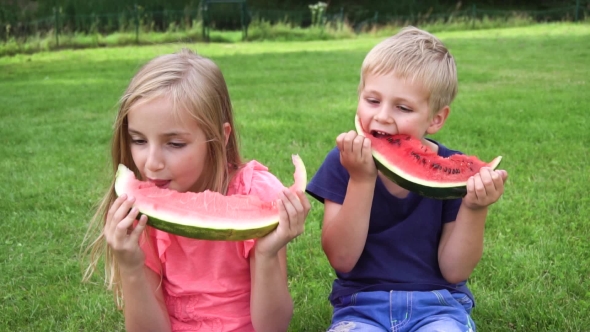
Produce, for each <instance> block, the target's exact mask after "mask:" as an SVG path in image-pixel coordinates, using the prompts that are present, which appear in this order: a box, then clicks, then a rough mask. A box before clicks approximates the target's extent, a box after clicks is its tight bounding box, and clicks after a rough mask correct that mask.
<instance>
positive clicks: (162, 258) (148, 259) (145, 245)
mask: <svg viewBox="0 0 590 332" xmlns="http://www.w3.org/2000/svg"><path fill="white" fill-rule="evenodd" d="M139 246H140V248H141V250H142V251H143V253H144V255H145V262H144V264H145V265H146V266H147V267H149V268H150V269H152V270H153V271H154V272H156V273H157V274H158V275H162V263H165V262H166V254H165V253H166V249H168V247H169V246H170V235H169V234H168V233H166V232H162V231H160V230H157V229H155V228H152V227H150V226H148V227H146V229H145V231H144V232H143V234H142V235H141V236H140V238H139Z"/></svg>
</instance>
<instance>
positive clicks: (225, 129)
mask: <svg viewBox="0 0 590 332" xmlns="http://www.w3.org/2000/svg"><path fill="white" fill-rule="evenodd" d="M229 134H231V126H230V125H229V123H227V122H225V123H224V124H223V135H224V136H225V145H226V146H227V142H228V141H229Z"/></svg>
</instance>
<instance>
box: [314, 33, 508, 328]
mask: <svg viewBox="0 0 590 332" xmlns="http://www.w3.org/2000/svg"><path fill="white" fill-rule="evenodd" d="M456 94H457V73H456V67H455V62H454V59H453V57H452V56H451V55H450V53H449V52H448V50H447V49H446V47H445V46H444V45H443V44H442V42H441V41H440V40H438V39H437V38H436V37H434V36H433V35H431V34H429V33H427V32H425V31H422V30H420V29H417V28H414V27H407V28H405V29H403V30H402V31H400V32H399V33H398V34H396V35H395V36H393V37H390V38H388V39H386V40H384V41H383V42H381V43H380V44H378V45H377V46H375V47H374V48H373V49H372V50H371V51H370V52H369V53H368V54H367V56H366V58H365V60H364V62H363V65H362V68H361V79H360V85H359V101H358V107H357V115H358V117H359V119H360V121H361V125H362V127H363V129H364V131H365V132H366V133H369V134H371V135H375V136H379V135H393V134H398V133H399V134H410V135H412V136H415V137H418V138H420V139H421V140H422V142H423V144H425V145H427V146H429V147H430V148H432V149H433V150H434V151H436V152H437V153H438V155H440V156H443V157H448V156H450V155H452V154H455V153H459V152H458V151H454V150H450V149H448V148H446V147H445V146H443V145H442V144H440V143H438V142H436V141H434V140H431V139H427V138H425V136H426V135H432V134H434V133H436V132H438V131H439V130H440V129H441V128H442V126H443V125H444V123H445V121H446V119H447V117H448V115H449V112H450V107H449V105H450V104H451V102H452V100H453V99H454V97H455V95H456ZM351 121H352V117H351ZM336 145H337V147H336V148H334V149H333V150H332V151H330V153H329V154H328V156H327V157H326V160H325V161H324V163H323V164H322V166H321V167H320V169H319V170H318V172H317V173H316V175H315V176H314V177H313V179H312V181H311V182H310V184H309V185H308V187H307V190H308V193H309V194H310V195H312V196H313V197H315V198H316V199H318V200H319V201H321V202H323V203H324V224H323V229H322V247H323V250H324V252H325V254H326V256H327V258H328V260H329V261H330V264H331V265H332V267H333V268H334V269H335V270H336V274H337V279H336V280H335V281H334V283H333V288H332V293H331V294H330V302H331V303H332V305H333V307H334V312H333V316H332V325H331V327H330V331H339V332H344V331H428V332H432V331H446V332H450V331H474V330H475V325H474V323H473V321H472V319H471V317H470V312H471V309H472V307H473V305H474V300H473V295H472V294H471V292H470V291H469V289H468V288H467V286H466V280H467V278H468V277H469V275H470V274H471V272H472V271H473V269H474V268H475V266H476V265H477V263H478V262H479V260H480V258H481V255H482V250H483V233H484V225H485V221H486V216H487V211H488V206H489V205H491V204H493V203H494V202H496V201H497V200H498V199H499V198H500V196H501V195H502V193H503V191H504V181H505V180H506V178H507V175H508V174H507V172H506V171H503V170H502V171H500V170H496V171H493V170H491V169H489V168H483V169H482V170H481V171H480V172H479V173H478V174H477V175H475V176H473V177H472V178H470V179H469V181H468V185H467V195H466V196H465V197H464V198H462V199H454V200H436V199H430V198H425V197H422V196H419V195H418V194H415V193H411V192H408V191H407V190H405V189H403V188H401V187H399V186H398V185H396V184H395V183H394V182H392V181H390V180H389V179H387V178H386V177H385V176H383V175H382V174H381V173H379V172H378V171H377V169H376V166H375V163H374V161H373V159H372V156H371V144H370V140H369V139H365V138H364V137H363V136H359V135H358V134H357V133H356V132H355V131H350V132H347V133H342V134H340V135H339V136H338V137H337V138H336Z"/></svg>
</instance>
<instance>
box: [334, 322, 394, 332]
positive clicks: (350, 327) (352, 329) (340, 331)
mask: <svg viewBox="0 0 590 332" xmlns="http://www.w3.org/2000/svg"><path fill="white" fill-rule="evenodd" d="M361 331H366V332H381V331H383V330H382V329H380V328H378V327H376V326H373V325H369V324H365V323H359V322H351V321H342V322H338V323H336V324H334V325H332V326H330V329H329V330H328V331H327V332H361Z"/></svg>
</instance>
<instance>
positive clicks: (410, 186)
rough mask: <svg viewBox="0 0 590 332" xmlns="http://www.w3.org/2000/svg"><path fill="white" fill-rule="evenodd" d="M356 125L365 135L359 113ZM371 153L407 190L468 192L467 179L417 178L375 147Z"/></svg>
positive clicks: (437, 194) (444, 194) (447, 194)
mask: <svg viewBox="0 0 590 332" xmlns="http://www.w3.org/2000/svg"><path fill="white" fill-rule="evenodd" d="M355 127H356V131H357V133H358V134H359V135H362V136H365V133H364V131H363V128H362V127H361V124H360V121H359V118H358V115H357V116H356V117H355ZM371 154H372V156H373V160H374V161H375V165H376V166H377V169H378V170H379V171H380V172H381V173H382V174H383V175H385V177H387V178H388V179H390V180H391V181H393V182H395V183H396V184H397V185H399V186H400V187H402V188H404V189H406V190H409V191H411V192H415V193H418V194H420V195H421V196H424V197H429V198H435V199H454V198H462V197H464V196H465V195H466V194H467V181H459V182H457V181H454V182H442V181H429V180H426V179H421V178H417V177H415V176H412V175H410V174H407V173H406V172H404V171H403V170H401V169H400V168H398V167H396V165H393V164H391V163H389V162H388V161H387V159H386V158H385V156H383V155H382V154H381V153H379V152H378V151H376V150H375V149H372V151H371ZM501 161H502V156H498V157H496V158H494V160H492V161H491V162H489V163H488V164H487V167H490V168H491V169H496V168H497V167H498V166H499V165H500V162H501Z"/></svg>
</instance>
